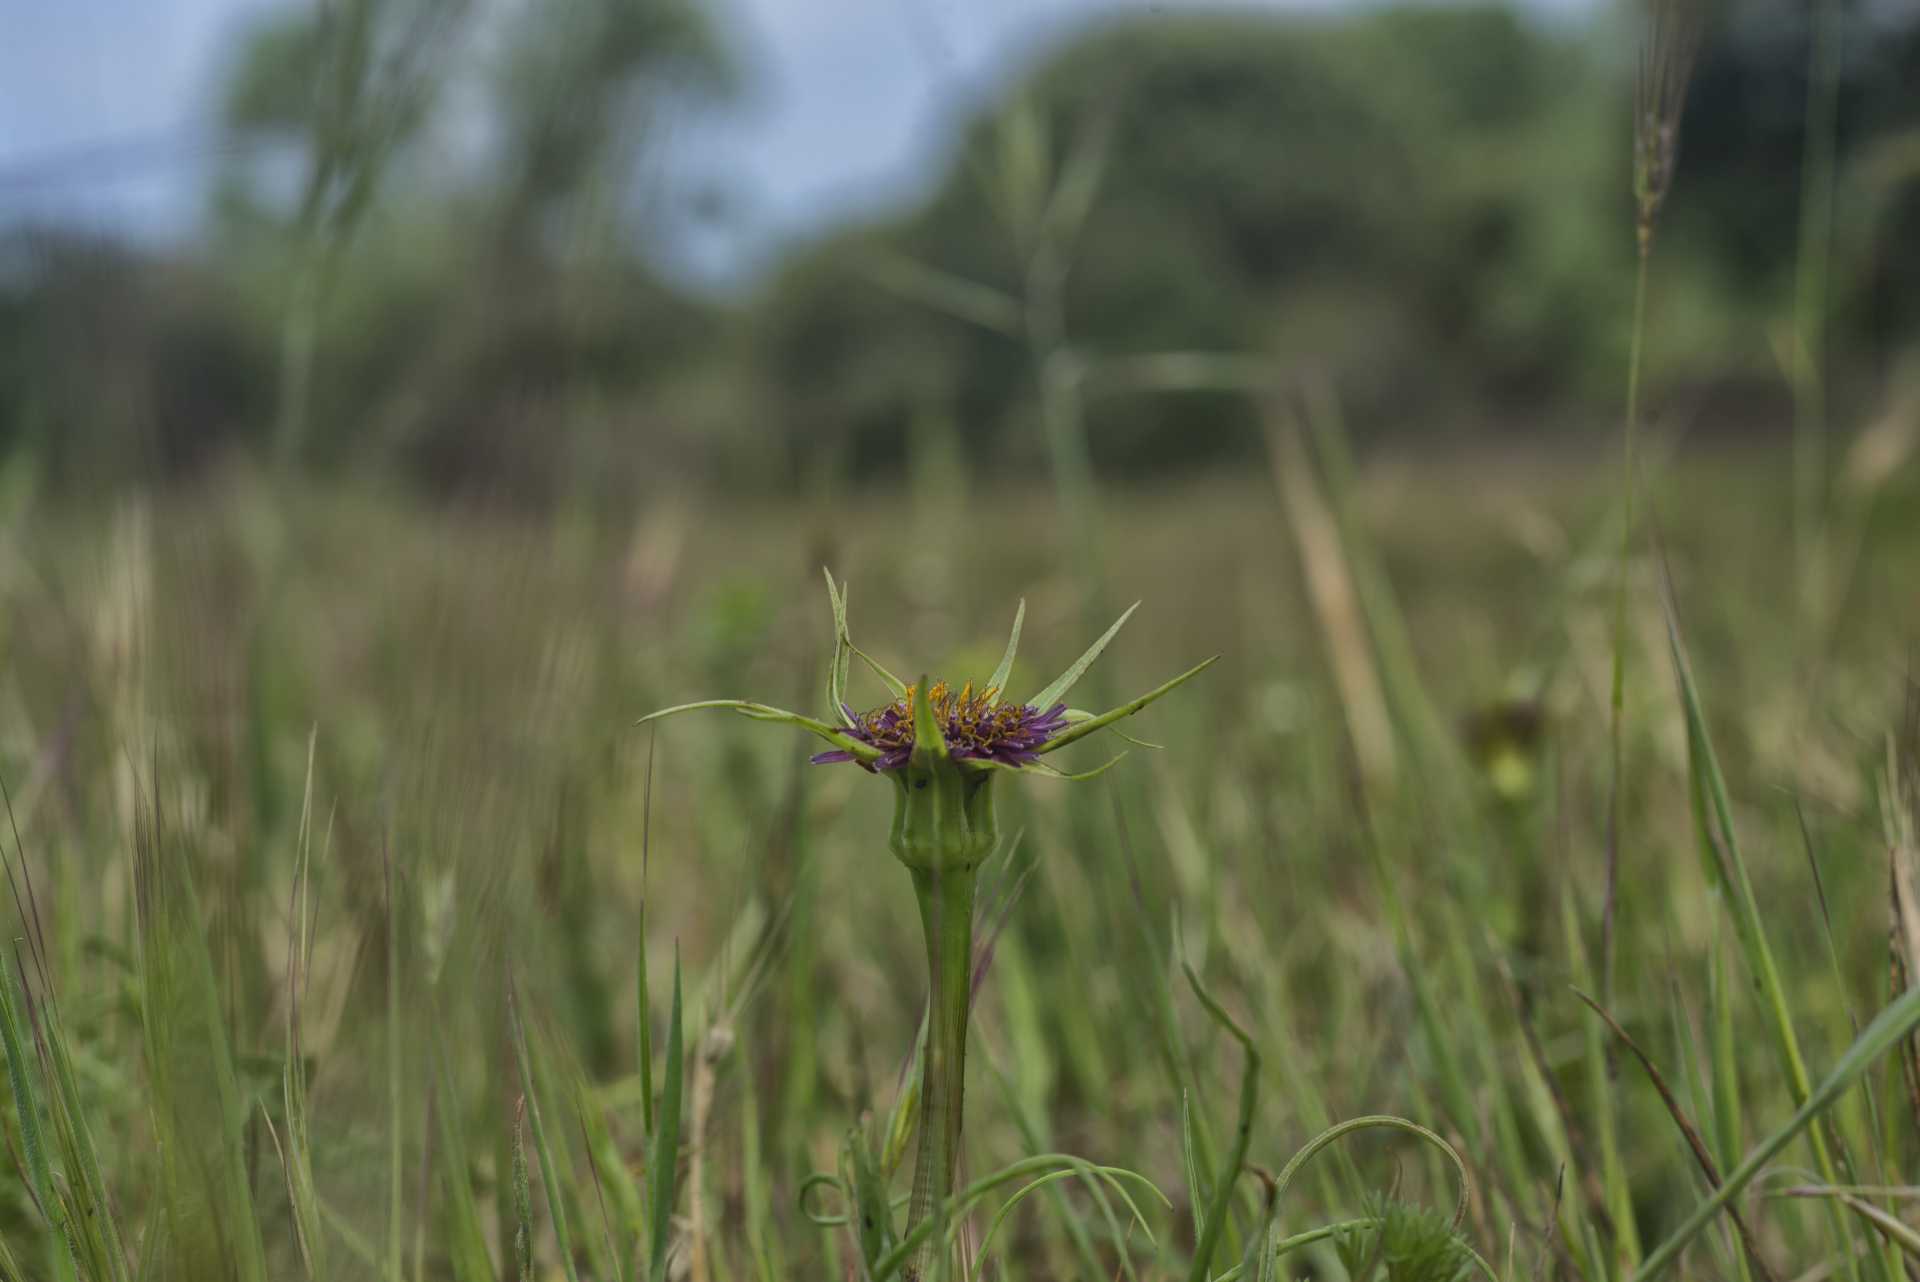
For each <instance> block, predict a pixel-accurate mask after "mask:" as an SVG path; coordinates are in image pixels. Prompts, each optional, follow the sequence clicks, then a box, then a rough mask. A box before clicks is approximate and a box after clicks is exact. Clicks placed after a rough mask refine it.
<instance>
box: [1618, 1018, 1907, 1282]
mask: <svg viewBox="0 0 1920 1282" xmlns="http://www.w3.org/2000/svg"><path fill="white" fill-rule="evenodd" d="M1916 1027H1920V989H1910V990H1908V991H1907V992H1906V993H1905V994H1904V995H1902V996H1901V998H1900V999H1899V1000H1898V1001H1896V1002H1894V1003H1893V1004H1892V1005H1890V1006H1888V1007H1887V1008H1886V1009H1885V1010H1883V1011H1881V1012H1880V1014H1879V1015H1877V1016H1876V1017H1875V1018H1874V1021H1873V1022H1872V1023H1871V1024H1869V1025H1867V1028H1866V1031H1865V1032H1863V1033H1861V1034H1860V1036H1859V1037H1857V1038H1855V1039H1854V1042H1853V1045H1851V1046H1849V1047H1848V1048H1847V1052H1846V1054H1844V1055H1842V1056H1841V1057H1840V1061H1839V1062H1838V1063H1837V1064H1835V1065H1834V1067H1833V1071H1832V1072H1831V1073H1829V1074H1828V1075H1827V1077H1826V1080H1824V1081H1822V1082H1821V1083H1820V1084H1819V1085H1818V1086H1817V1087H1815V1088H1814V1089H1813V1091H1812V1092H1810V1093H1809V1094H1808V1096H1807V1099H1806V1102H1805V1103H1803V1104H1802V1105H1801V1106H1800V1107H1799V1108H1798V1109H1796V1110H1795V1111H1794V1114H1793V1116H1792V1117H1791V1118H1789V1119H1787V1122H1786V1124H1785V1125H1784V1126H1782V1127H1780V1128H1779V1129H1778V1130H1776V1131H1774V1132H1773V1133H1772V1134H1771V1135H1769V1136H1767V1138H1766V1139H1764V1140H1762V1141H1761V1142H1760V1144H1759V1145H1758V1146H1757V1147H1756V1148H1754V1150H1753V1151H1752V1152H1750V1153H1748V1154H1747V1156H1746V1158H1745V1159H1744V1160H1743V1161H1742V1162H1741V1163H1740V1165H1739V1166H1737V1167H1735V1168H1734V1169H1733V1170H1732V1171H1730V1172H1728V1174H1727V1178H1726V1182H1725V1183H1724V1184H1722V1185H1721V1186H1720V1187H1719V1189H1717V1190H1716V1191H1715V1192H1714V1193H1713V1195H1712V1196H1710V1197H1708V1198H1707V1200H1706V1201H1704V1202H1702V1203H1701V1204H1700V1205H1699V1206H1697V1207H1695V1208H1694V1210H1693V1213H1692V1214H1690V1215H1689V1216H1687V1218H1686V1220H1685V1221H1684V1222H1682V1224H1681V1225H1680V1227H1679V1228H1678V1229H1675V1230H1674V1232H1673V1235H1672V1236H1671V1237H1669V1238H1668V1239H1667V1240H1666V1241H1665V1242H1662V1243H1661V1244H1660V1245H1659V1246H1658V1247H1656V1248H1654V1250H1653V1251H1651V1252H1649V1253H1648V1255H1647V1258H1646V1259H1645V1260H1644V1261H1642V1262H1641V1265H1640V1268H1639V1271H1638V1272H1636V1273H1635V1274H1634V1278H1635V1280H1636V1282H1650V1280H1651V1279H1653V1278H1655V1277H1658V1276H1659V1275H1660V1274H1661V1273H1662V1272H1663V1271H1664V1270H1665V1269H1666V1268H1667V1266H1668V1265H1670V1264H1672V1263H1673V1262H1674V1261H1675V1259H1676V1258H1678V1256H1679V1254H1680V1252H1681V1250H1682V1249H1684V1248H1685V1247H1686V1245H1687V1244H1688V1243H1689V1242H1691V1241H1692V1240H1693V1239H1694V1238H1695V1237H1697V1236H1699V1233H1700V1230H1702V1229H1704V1228H1705V1227H1706V1226H1707V1225H1708V1224H1709V1223H1710V1222H1712V1220H1713V1218H1714V1216H1716V1215H1718V1214H1719V1213H1720V1211H1721V1210H1722V1209H1723V1208H1725V1207H1726V1206H1727V1204H1728V1203H1730V1202H1732V1201H1733V1199H1734V1198H1736V1197H1739V1196H1740V1194H1741V1192H1742V1191H1743V1190H1745V1188H1746V1187H1747V1185H1749V1184H1751V1183H1752V1182H1753V1179H1754V1177H1755V1176H1757V1175H1758V1174H1760V1171H1761V1170H1762V1168H1764V1167H1765V1166H1766V1164H1767V1163H1768V1162H1771V1161H1772V1160H1773V1159H1774V1158H1775V1157H1776V1156H1778V1155H1779V1153H1780V1150H1782V1149H1784V1148H1785V1147H1786V1146H1787V1145H1788V1144H1790V1143H1792V1142H1793V1139H1794V1137H1795V1136H1797V1135H1799V1134H1800V1132H1801V1131H1803V1130H1806V1129H1807V1128H1808V1127H1809V1126H1811V1125H1812V1124H1813V1122H1814V1121H1815V1120H1816V1119H1817V1118H1819V1117H1820V1115H1821V1114H1822V1113H1824V1112H1826V1110H1827V1109H1828V1108H1830V1107H1832V1105H1833V1102H1834V1101H1835V1100H1837V1099H1839V1098H1840V1096H1841V1094H1842V1093H1844V1092H1845V1091H1846V1089H1847V1088H1848V1087H1849V1086H1851V1085H1853V1082H1854V1079H1855V1078H1857V1077H1859V1076H1860V1074H1862V1073H1864V1072H1865V1071H1866V1070H1867V1068H1868V1066H1870V1065H1871V1064H1872V1063H1873V1062H1874V1061H1875V1060H1877V1059H1879V1058H1880V1056H1882V1055H1884V1054H1886V1053H1887V1052H1888V1051H1889V1050H1891V1049H1892V1048H1893V1047H1894V1046H1896V1045H1897V1044H1898V1043H1899V1041H1900V1039H1901V1038H1903V1037H1905V1036H1907V1034H1909V1033H1911V1032H1912V1031H1913V1030H1914V1029H1915V1028H1916Z"/></svg>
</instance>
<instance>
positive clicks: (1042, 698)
mask: <svg viewBox="0 0 1920 1282" xmlns="http://www.w3.org/2000/svg"><path fill="white" fill-rule="evenodd" d="M826 579H827V600H828V603H829V604H830V605H831V607H832V609H833V624H834V653H833V666H832V668H831V670H830V671H829V672H828V674H827V707H828V717H829V719H827V720H822V719H820V718H817V717H809V716H806V715H804V714H802V713H798V712H788V711H786V710H785V709H782V708H776V707H772V706H770V705H768V704H764V703H757V702H754V701H752V700H747V699H709V700H703V701H701V702H699V703H686V704H681V705H679V706H677V707H672V708H663V709H661V710H660V711H659V712H655V713H652V714H651V715H649V716H646V717H642V718H641V721H642V722H646V721H653V720H655V719H657V718H660V717H666V716H671V715H673V714H675V713H680V712H691V711H693V710H695V709H700V708H722V709H727V710H730V711H733V712H737V713H739V714H741V715H742V716H746V717H751V718H753V719H755V720H759V721H775V722H781V723H783V724H786V725H792V726H798V727H799V728H801V729H803V730H806V731H809V732H810V733H812V734H814V735H816V736H818V737H819V738H821V739H824V740H825V741H826V743H827V749H826V750H825V751H823V752H820V753H817V754H815V756H814V757H813V760H814V762H815V763H817V764H823V765H824V764H830V763H834V762H849V761H850V762H853V763H855V764H857V765H859V766H860V767H862V768H863V769H865V770H867V771H869V772H870V773H873V774H878V775H884V776H887V777H888V778H890V779H892V780H894V782H896V783H898V784H899V785H900V786H901V787H902V788H903V789H905V790H919V789H921V788H924V787H925V786H926V781H925V779H924V777H922V776H924V774H925V773H926V772H928V771H935V770H938V771H940V772H942V773H951V772H959V773H962V774H964V775H967V776H970V777H974V778H976V779H978V778H981V777H984V776H985V775H987V774H988V773H990V772H993V771H1014V772H1018V773H1028V774H1045V775H1049V776H1052V777H1054V778H1061V779H1086V778H1091V777H1092V776H1094V775H1096V774H1099V773H1101V772H1102V771H1104V770H1106V769H1108V768H1109V767H1111V766H1112V765H1113V764H1114V763H1115V762H1117V761H1118V760H1119V759H1120V758H1119V757H1115V758H1113V760H1112V761H1109V762H1107V763H1106V764H1105V765H1102V766H1100V767H1098V768H1097V769H1095V770H1090V771H1086V772H1083V773H1081V774H1068V773H1066V772H1063V771H1060V770H1057V769H1055V768H1054V767H1053V766H1052V765H1050V764H1049V763H1048V762H1047V761H1046V760H1045V758H1046V757H1047V756H1048V755H1049V754H1051V753H1053V752H1056V751H1058V750H1059V749H1061V748H1064V747H1066V746H1067V745H1068V744H1070V743H1074V742H1077V741H1078V740H1080V739H1084V738H1086V737H1087V736H1088V735H1091V734H1094V733H1096V732H1097V731H1100V730H1104V729H1106V728H1107V727H1109V726H1111V725H1113V724H1114V723H1115V722H1117V721H1120V720H1123V719H1125V718H1127V717H1130V716H1132V715H1133V714H1134V713H1136V712H1139V711H1140V710H1141V709H1142V708H1145V707H1146V706H1147V705H1148V704H1150V703H1153V702H1154V701H1155V700H1157V699H1159V698H1161V697H1162V696H1164V695H1166V694H1168V693H1170V692H1171V691H1173V690H1174V689H1175V688H1177V687H1178V686H1180V685H1182V684H1184V683H1186V682H1187V681H1190V680H1192V679H1193V678H1194V677H1196V676H1198V675H1199V674H1200V673H1201V672H1203V671H1205V670H1206V669H1207V667H1208V666H1210V665H1211V664H1212V663H1213V662H1214V659H1208V660H1206V662H1204V663H1201V664H1198V665H1196V666H1195V667H1192V668H1190V669H1188V670H1187V671H1185V672H1183V673H1181V674H1180V675H1179V676H1177V677H1175V678H1173V679H1172V680H1171V681H1168V682H1166V683H1165V684H1163V685H1161V686H1159V687H1157V688H1155V689H1153V690H1149V691H1148V692H1147V693H1146V694H1143V695H1141V696H1140V697H1139V698H1137V699H1132V700H1129V701H1128V702H1126V703H1123V704H1121V705H1120V706H1119V707H1116V708H1113V709H1110V710H1108V711H1106V712H1103V713H1100V714H1098V715H1096V714H1094V713H1091V712H1085V711H1081V710H1079V709H1075V708H1072V707H1069V706H1068V704H1067V694H1068V692H1069V691H1071V690H1072V689H1073V687H1074V685H1075V684H1077V683H1078V682H1079V680H1080V678H1081V677H1082V676H1084V675H1085V674H1086V671H1087V669H1088V668H1089V667H1091V666H1092V665H1093V662H1094V660H1096V659H1098V658H1099V657H1100V654H1101V652H1102V651H1104V650H1105V649H1106V648H1107V646H1108V644H1109V643H1110V642H1112V640H1113V638H1114V637H1115V636H1116V635H1118V634H1119V632H1120V629H1121V628H1122V627H1123V626H1125V624H1126V622H1127V620H1128V619H1129V618H1131V617H1132V615H1133V612H1134V610H1137V609H1138V608H1139V605H1138V603H1135V605H1134V606H1132V607H1131V608H1129V609H1128V610H1127V612H1126V613H1125V614H1122V615H1121V616H1120V617H1119V618H1118V619H1117V620H1115V621H1114V624H1113V626H1112V627H1110V628H1108V629H1107V631H1106V632H1105V634H1103V635H1102V636H1101V637H1100V639H1099V640H1097V641H1095V642H1094V643H1093V644H1092V645H1091V646H1090V647H1088V649H1087V651H1086V653H1085V654H1082V655H1081V656H1080V657H1079V658H1078V659H1076V660H1075V661H1074V662H1073V664H1072V665H1071V666H1070V667H1068V669H1067V670H1066V671H1065V672H1063V673H1061V674H1060V676H1059V677H1057V678H1056V679H1055V680H1053V681H1051V682H1049V683H1048V684H1047V685H1046V686H1044V687H1042V688H1041V689H1040V690H1039V691H1038V692H1036V693H1035V694H1033V695H1032V696H1031V697H1029V698H1026V699H1008V698H1006V697H1005V695H1004V692H1005V690H1006V688H1007V678H1008V676H1009V675H1010V674H1011V672H1012V670H1013V660H1014V655H1015V654H1016V652H1017V651H1018V649H1019V645H1020V629H1021V625H1022V624H1023V623H1024V622H1025V619H1026V603H1025V602H1024V601H1023V602H1021V603H1020V608H1019V610H1018V611H1017V612H1016V613H1015V615H1014V620H1013V634H1012V635H1011V636H1010V637H1009V638H1008V640H1007V648H1006V652H1005V654H1003V655H1002V656H1001V659H1000V663H999V666H998V667H996V668H995V669H994V672H993V675H992V676H991V677H989V678H988V679H987V680H986V682H985V683H983V684H980V685H977V686H976V685H975V684H974V683H972V682H967V683H965V684H963V685H961V686H959V687H958V688H957V689H956V688H955V687H954V686H953V685H951V684H950V683H948V682H945V681H934V682H929V681H928V680H927V679H926V678H925V677H922V678H921V679H920V680H919V681H917V682H914V683H912V684H909V683H907V682H905V681H902V680H901V679H900V678H899V677H897V676H895V675H894V674H893V673H891V672H889V671H888V670H887V669H886V668H885V667H884V666H883V665H882V664H881V663H880V662H879V661H878V660H876V659H875V658H874V657H873V656H872V655H870V654H868V653H867V652H866V651H864V650H862V649H860V648H859V647H858V646H856V645H855V644H854V643H853V638H852V636H851V635H850V634H849V632H848V630H847V593H846V588H845V585H843V584H838V583H835V582H834V578H833V575H832V573H830V572H829V573H827V575H826ZM856 656H857V657H858V658H859V659H860V660H861V661H862V662H863V663H865V664H866V665H867V667H868V668H870V669H871V670H872V671H873V673H874V675H875V676H877V677H878V678H879V679H880V680H881V681H882V682H883V683H885V685H886V687H887V689H888V691H889V692H890V694H891V695H892V698H891V699H890V700H889V701H888V702H886V703H882V704H880V705H879V706H878V707H875V708H873V709H871V710H869V711H866V712H858V711H855V709H854V707H853V705H852V704H851V703H849V702H848V700H847V682H848V678H849V677H850V676H851V669H852V663H853V659H854V658H855V657H856ZM1215 658H1218V656H1217V655H1216V656H1215ZM922 691H924V692H925V694H924V696H923V695H922V693H921V692H922ZM1133 742H1138V741H1137V740H1135V741H1133ZM1122 755H1124V754H1122Z"/></svg>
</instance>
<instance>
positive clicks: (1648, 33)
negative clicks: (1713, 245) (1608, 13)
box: [1633, 0, 1704, 254]
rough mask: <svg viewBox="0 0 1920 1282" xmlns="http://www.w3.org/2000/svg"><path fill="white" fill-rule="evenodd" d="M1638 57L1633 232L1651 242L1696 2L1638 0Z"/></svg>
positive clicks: (1694, 32)
mask: <svg viewBox="0 0 1920 1282" xmlns="http://www.w3.org/2000/svg"><path fill="white" fill-rule="evenodd" d="M1641 2H1642V6H1643V12H1642V23H1641V32H1640V57H1639V66H1638V68H1637V69H1636V74H1635V77H1634V86H1633V197H1634V230H1635V235H1636V237H1637V240H1638V243H1639V249H1640V252H1641V253H1643V254H1644V253H1646V252H1647V251H1648V250H1649V249H1651V248H1652V245H1653V232H1654V227H1655V225H1656V224H1657V223H1658V221H1659V217H1660V206H1661V205H1662V204H1663V203H1664V202H1665V201H1666V198H1667V192H1668V190H1669V189H1670V188H1671V187H1672V185H1673V172H1674V167H1675V165H1676V164H1677V163H1678V161H1679V157H1680V117H1681V114H1682V113H1683V112H1684V111H1685V109H1686V105H1687V85H1688V82H1689V81H1691V79H1692V78H1693V66H1694V61H1695V59H1696V57H1697V56H1698V54H1699V51H1700V35H1701V30H1702V27H1703V25H1704V14H1703V12H1702V0H1641Z"/></svg>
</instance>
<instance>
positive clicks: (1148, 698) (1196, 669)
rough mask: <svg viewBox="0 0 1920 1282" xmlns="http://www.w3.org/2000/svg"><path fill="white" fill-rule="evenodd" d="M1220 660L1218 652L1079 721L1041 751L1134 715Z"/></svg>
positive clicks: (1069, 741)
mask: <svg viewBox="0 0 1920 1282" xmlns="http://www.w3.org/2000/svg"><path fill="white" fill-rule="evenodd" d="M1219 660H1220V656H1219V655H1217V654H1216V655H1214V656H1213V657H1212V658H1210V659H1207V660H1204V661H1203V662H1200V663H1196V664H1195V665H1194V666H1193V667H1191V668H1188V669H1187V670H1186V671H1185V672H1182V673H1181V674H1180V675H1179V676H1177V677H1175V678H1174V679H1173V680H1171V681H1169V682H1167V683H1166V684H1165V685H1162V686H1158V687H1156V688H1155V689H1152V690H1149V691H1147V692H1146V693H1145V694H1143V695H1141V696H1140V697H1139V698H1138V699H1134V700H1131V701H1129V702H1127V703H1123V704H1121V705H1120V706H1119V707H1117V708H1114V709H1113V710H1111V711H1109V712H1103V713H1101V714H1100V715H1099V716H1097V717H1089V718H1087V719H1086V720H1085V721H1081V722H1077V723H1076V724H1074V725H1073V726H1071V727H1069V728H1068V729H1066V730H1064V731H1062V732H1061V733H1060V734H1057V735H1055V736H1054V737H1053V738H1052V739H1049V740H1048V741H1047V742H1046V743H1045V744H1043V745H1041V747H1040V751H1041V752H1043V753H1046V752H1052V751H1054V750H1055V749H1056V748H1064V747H1066V746H1067V745H1068V744H1070V743H1072V742H1073V741H1074V740H1076V739H1084V738H1086V737H1087V736H1088V735H1090V734H1092V733H1093V732H1094V731H1096V730H1099V729H1102V728H1104V727H1106V726H1110V725H1112V724H1113V723H1114V722H1116V721H1120V720H1122V719H1124V718H1126V717H1130V716H1132V715H1133V714H1134V713H1136V712H1138V711H1140V709H1142V708H1144V707H1146V706H1147V705H1148V704H1150V703H1152V702H1153V701H1154V700H1156V699H1159V698H1162V697H1164V696H1165V695H1168V694H1171V693H1173V691H1175V690H1177V689H1179V688H1180V687H1181V686H1183V685H1185V684H1186V683H1187V682H1189V681H1191V680H1193V679H1194V678H1195V677H1197V676H1199V675H1200V674H1201V673H1202V672H1205V671H1206V670H1207V669H1208V668H1210V667H1212V666H1213V665H1214V664H1215V663H1217V662H1219Z"/></svg>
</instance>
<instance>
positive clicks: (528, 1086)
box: [507, 990, 580, 1282]
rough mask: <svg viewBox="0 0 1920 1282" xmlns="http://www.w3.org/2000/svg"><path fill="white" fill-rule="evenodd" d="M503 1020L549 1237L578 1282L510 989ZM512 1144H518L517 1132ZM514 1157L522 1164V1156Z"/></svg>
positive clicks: (561, 1193)
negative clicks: (516, 1071)
mask: <svg viewBox="0 0 1920 1282" xmlns="http://www.w3.org/2000/svg"><path fill="white" fill-rule="evenodd" d="M507 1020H508V1023H509V1024H510V1025H511V1027H512V1032H513V1053H514V1058H515V1059H516V1060H517V1061H518V1063H519V1066H520V1089H521V1092H522V1098H523V1099H524V1100H525V1102H526V1103H525V1107H526V1113H527V1124H528V1126H529V1127H530V1128H531V1129H532V1131H533V1151H534V1154H535V1155H536V1156H537V1157H538V1158H539V1159H540V1185H541V1187H542V1188H544V1189H545V1190H546V1194H547V1217H548V1218H549V1219H551V1220H552V1221H553V1236H554V1239H555V1241H556V1242H558V1244H559V1247H560V1263H561V1266H562V1267H563V1268H565V1269H566V1272H567V1282H580V1275H579V1273H578V1272H577V1271H575V1269H574V1264H573V1234H572V1233H571V1232H570V1231H569V1230H568V1227H567V1204H566V1190H565V1189H564V1188H562V1187H561V1184H560V1171H559V1168H558V1167H557V1166H556V1165H555V1164H554V1160H553V1146H552V1144H551V1143H550V1142H549V1140H548V1138H547V1128H546V1126H545V1124H544V1123H543V1122H542V1120H541V1114H540V1095H539V1084H538V1082H537V1081H536V1079H535V1077H534V1073H533V1056H532V1053H531V1051H530V1050H529V1048H528V1045H527V1030H526V1027H525V1025H523V1024H522V1023H521V1022H520V1011H519V1007H518V1005H517V1004H516V1003H515V1001H514V999H513V994H512V992H511V990H509V992H508V994H507ZM515 1143H516V1144H518V1143H519V1137H518V1135H517V1134H516V1136H515ZM518 1160H519V1161H520V1162H522V1163H524V1160H525V1159H524V1158H520V1159H518ZM516 1193H517V1190H516Z"/></svg>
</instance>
